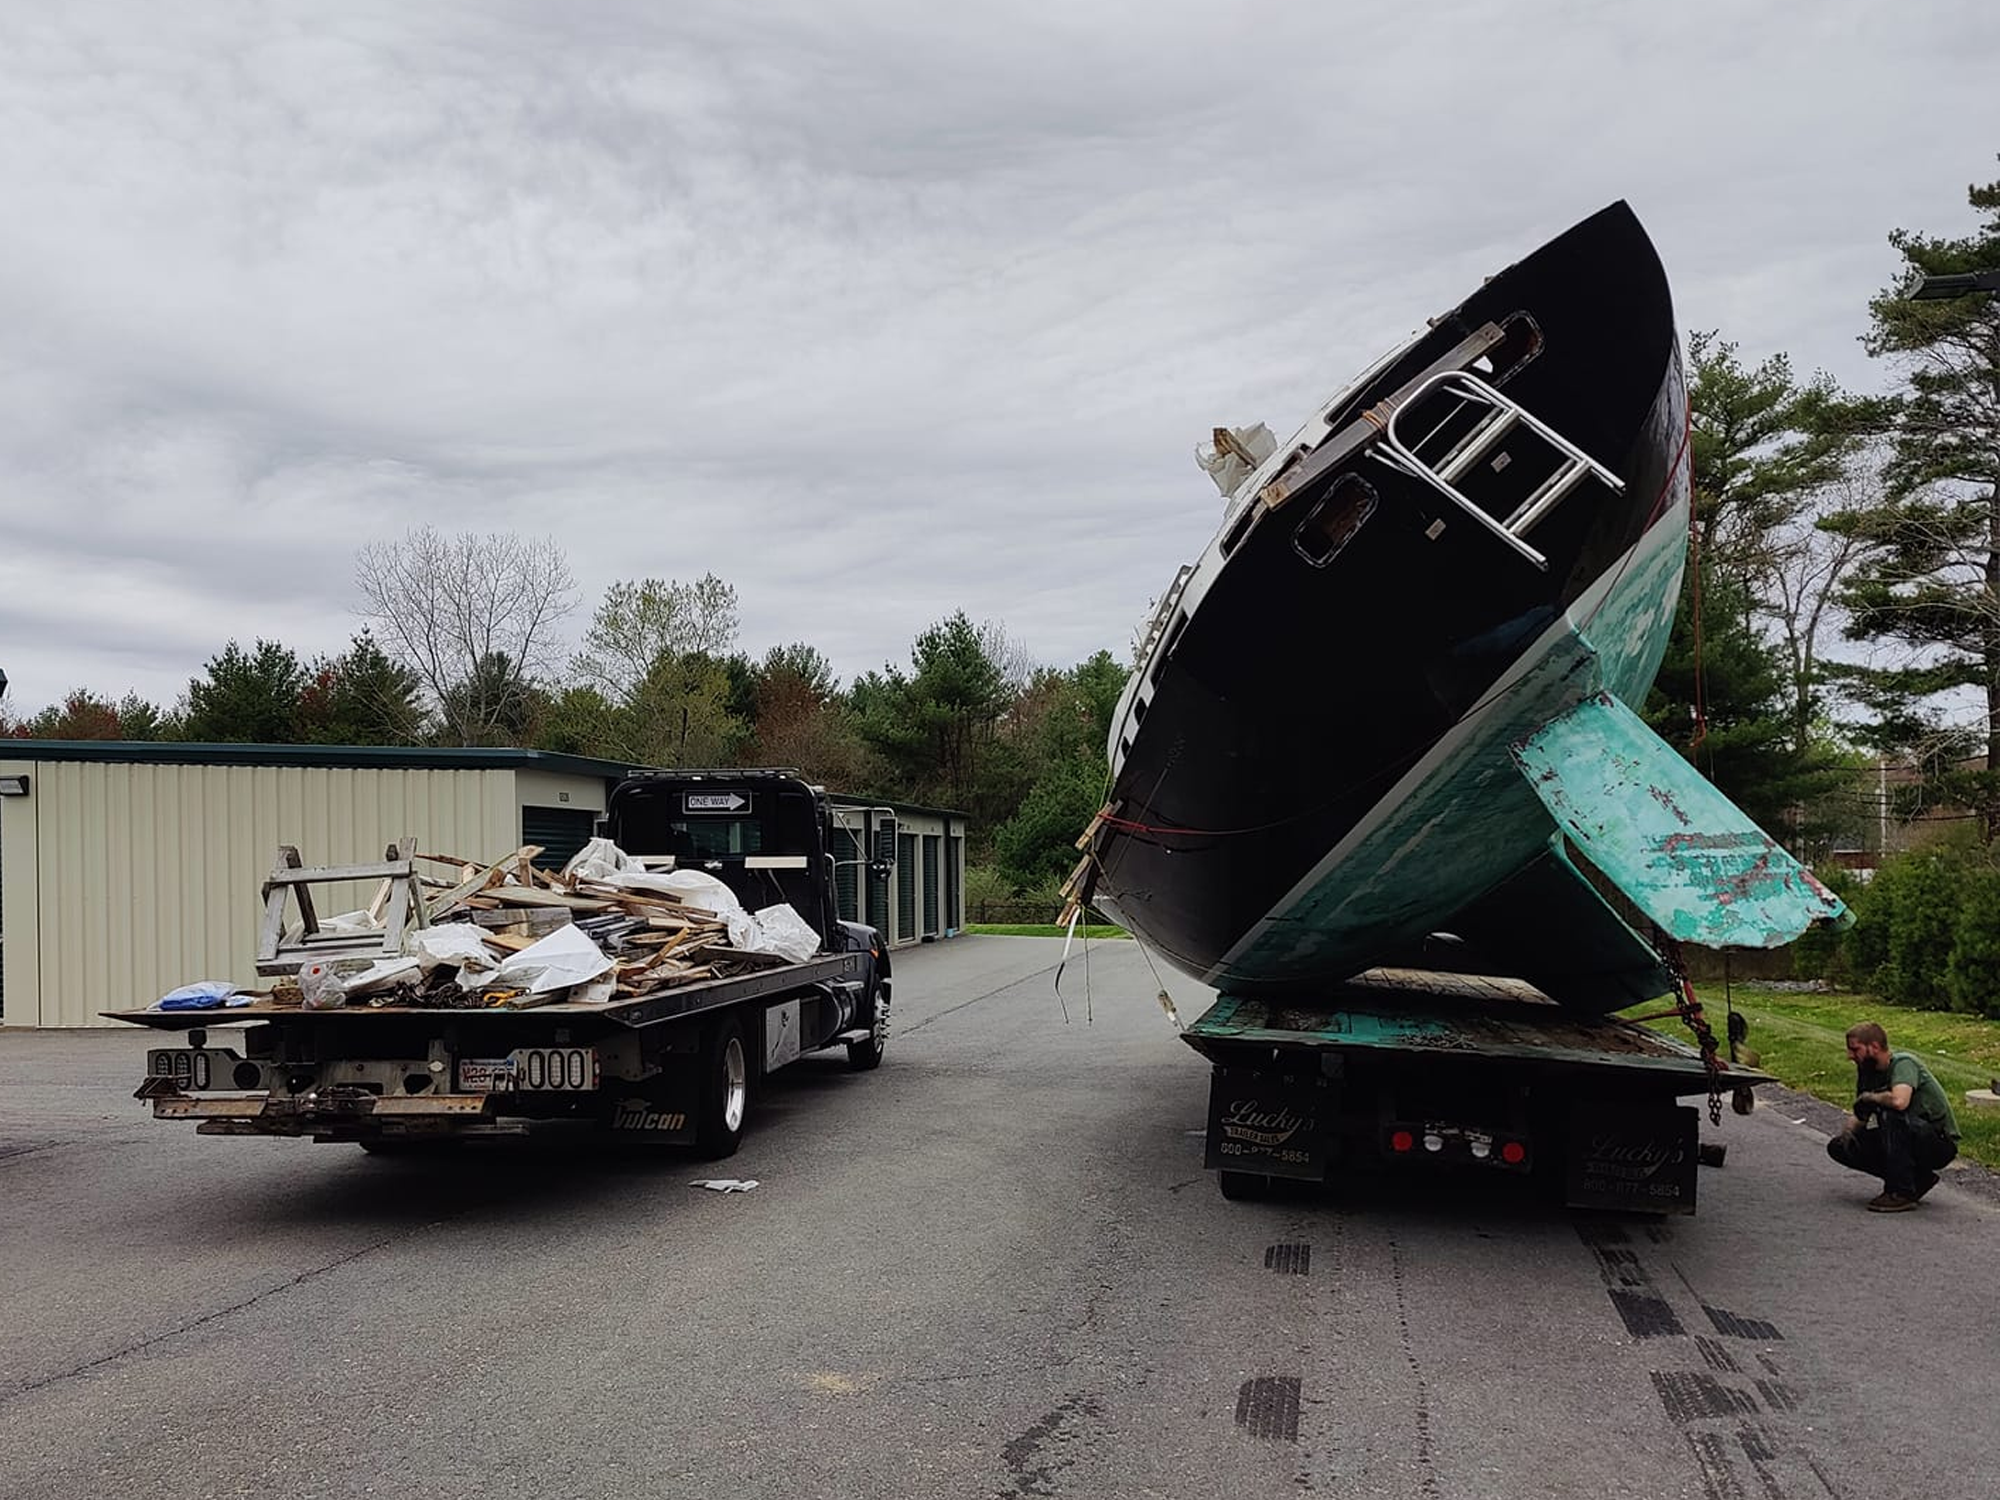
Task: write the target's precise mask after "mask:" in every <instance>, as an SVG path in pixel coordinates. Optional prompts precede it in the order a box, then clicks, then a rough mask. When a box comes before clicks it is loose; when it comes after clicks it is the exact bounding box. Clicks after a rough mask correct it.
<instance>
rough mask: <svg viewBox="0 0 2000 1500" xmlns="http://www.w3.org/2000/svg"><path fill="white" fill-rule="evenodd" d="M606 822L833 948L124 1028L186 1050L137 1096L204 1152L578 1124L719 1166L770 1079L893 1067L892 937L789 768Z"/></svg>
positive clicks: (677, 788)
mask: <svg viewBox="0 0 2000 1500" xmlns="http://www.w3.org/2000/svg"><path fill="white" fill-rule="evenodd" d="M604 823H605V830H604V831H605V832H606V834H607V835H608V836H609V837H611V838H612V839H613V840H614V841H615V842H616V843H617V844H618V845H619V847H620V848H621V849H623V850H625V851H626V852H627V853H629V854H662V855H663V854H672V855H674V856H675V859H676V863H677V865H678V867H680V868H691V869H699V870H702V871H704V872H706V873H708V874H710V875H713V876H715V877H716V878H718V879H720V880H722V881H723V882H724V883H725V884H727V885H729V886H730V888H731V889H732V890H733V891H735V893H736V894H737V895H738V897H739V898H741V899H742V900H743V901H744V904H745V906H746V907H749V908H750V909H752V910H755V909H757V908H759V907H762V906H767V905H770V904H772V903H773V902H775V901H778V900H782V901H785V902H788V903H789V904H790V905H791V906H792V907H793V909H794V910H796V911H797V912H798V914H799V915H800V916H801V917H802V918H804V919H805V920H806V921H807V922H808V923H810V924H811V925H812V926H813V927H814V929H815V930H816V931H817V932H818V933H819V935H820V951H819V952H818V953H816V954H814V955H813V956H811V957H809V958H806V959H804V960H802V961H800V962H794V963H786V962H773V963H772V964H770V965H769V966H767V967H762V968H759V969H758V970H756V971H754V972H751V973H746V974H739V975H735V976H733V977H727V978H715V979H707V980H698V981H695V982H691V983H684V984H680V985H677V986H674V987H672V988H670V989H665V990H662V991H658V992H655V993H653V994H649V995H645V996H641V997H638V998H634V999H628V1000H613V1001H610V1002H607V1003H588V1002H579V1001H574V1000H570V1001H562V1002H558V1003H554V1004H547V1005H540V1006H536V1007H534V1008H531V1009H519V1010H517V1009H507V1008H456V1007H454V1008H450V1009H443V1008H436V1009H433V1008H424V1007H417V1006H392V1007H384V1008H381V1009H375V1008H371V1007H369V1006H366V1005H354V1004H349V1005H346V1006H339V1007H333V1008H328V1009H301V1008H299V1007H297V1006H286V1007H280V1006H274V1005H271V1004H268V1003H259V1004H255V1005H251V1006H246V1007H241V1008H237V1009H229V1010H220V1011H215V1010H210V1011H162V1010H127V1011H108V1012H106V1013H105V1014H106V1015H107V1016H109V1017H111V1018H112V1019H115V1020H120V1021H129V1022H132V1023H135V1024H137V1025H141V1026H148V1027H153V1028H155V1029H157V1030H161V1031H170V1032H177V1033H181V1034H182V1036H183V1038H184V1042H185V1044H184V1045H179V1046H169V1047H160V1048H155V1049H152V1050H150V1051H149V1052H148V1054H147V1064H146V1077H145V1080H144V1081H143V1082H142V1083H141V1084H140V1086H139V1089H138V1097H140V1098H143V1099H149V1100H150V1101H151V1102H152V1106H153V1113H154V1115H155V1116H156V1117H157V1118H160V1119H165V1120H188V1121H194V1122H196V1128H197V1129H198V1131H199V1132H200V1133H201V1134H204V1135H267V1136H309V1137H311V1138H312V1139H314V1140H317V1141H329V1142H350V1143H354V1144H358V1145H360V1146H362V1147H364V1148H365V1149H368V1150H371V1151H378V1152H379V1151H393V1150H396V1149H398V1148H409V1147H414V1146H419V1145H426V1144H435V1143H439V1142H445V1141H466V1140H476V1139H481V1138H491V1137H504V1136H519V1135H523V1134H526V1133H527V1132H529V1131H530V1130H531V1129H533V1128H535V1127H536V1126H539V1125H545V1124H547V1123H550V1122H555V1121H569V1122H575V1123H585V1124H592V1125H595V1126H597V1127H599V1128H601V1129H603V1130H605V1131H609V1132H613V1133H615V1134H616V1135H617V1136H619V1137H621V1138H630V1139H639V1140H647V1141H656V1142H661V1143H667V1144H675V1145H685V1146H692V1147H694V1148H695V1149H696V1150H697V1151H698V1152H699V1153H700V1154H702V1155H704V1156H709V1157H722V1156H727V1155H729V1154H731V1153H732V1152H734V1151H735V1150H736V1147H737V1144H738V1142H739V1141H740V1140H741V1138H742V1134H743V1129H744V1126H745V1123H746V1121H747V1119H748V1115H749V1109H750V1105H751V1102H752V1099H753V1098H754V1096H755V1092H756V1089H757V1086H758V1084H759V1082H760V1081H761V1079H763V1078H764V1077H765V1076H767V1075H768V1074H770V1073H773V1072H775V1071H777V1070H778V1069H779V1068H782V1067H785V1066H787V1065H788V1064H790V1063H792V1062H794V1061H796V1060H797V1059H798V1058H799V1057H801V1056H802V1055H804V1054H805V1053H808V1052H813V1051H817V1050H820V1049H824V1048H831V1047H835V1046H845V1048H846V1049H847V1057H848V1061H849V1063H850V1064H851V1065H852V1066H853V1067H854V1068H856V1069H861V1070H867V1069H873V1068H875V1067H877V1066H879V1065H880V1063H881V1061H882V1058H883V1054H884V1049H885V1047H886V1044H887V1040H888V1027H889V1005H890V963H889V954H888V951H887V947H886V945H885V944H884V942H883V940H882V935H881V934H880V933H879V932H877V931H875V930H874V929H873V928H870V927H865V926H862V925H860V924H857V923H851V922H844V921H841V920H840V919H839V917H838V915H837V911H838V909H837V906H836V904H835V895H834V879H833V874H834V860H833V855H832V853H831V852H830V851H831V844H832V839H831V827H832V825H831V820H830V817H829V814H828V809H827V803H826V799H825V796H824V794H823V793H822V792H821V791H820V790H819V789H817V788H814V787H811V786H808V785H807V784H806V783H805V782H803V781H801V780H799V779H798V778H797V777H796V776H794V775H791V774H788V773H784V772H776V771H762V770H757V771H742V770H730V771H702V772H664V771H663V772H640V773H636V774H634V775H633V776H631V777H629V778H628V779H627V780H625V781H624V782H622V783H620V784H619V786H618V787H617V788H616V789H615V790H614V791H613V793H612V796H611V799H610V806H609V811H608V812H607V813H606V816H605V820H604ZM218 1026H228V1027H237V1026H247V1027H248V1028H249V1029H248V1031H247V1032H246V1033H245V1039H246V1041H245V1046H244V1049H243V1050H242V1051H241V1052H239V1051H237V1050H235V1049H234V1048H228V1047H219V1046H211V1045H210V1043H209V1036H208V1033H209V1032H210V1031H211V1030H212V1029H214V1028H216V1027H218Z"/></svg>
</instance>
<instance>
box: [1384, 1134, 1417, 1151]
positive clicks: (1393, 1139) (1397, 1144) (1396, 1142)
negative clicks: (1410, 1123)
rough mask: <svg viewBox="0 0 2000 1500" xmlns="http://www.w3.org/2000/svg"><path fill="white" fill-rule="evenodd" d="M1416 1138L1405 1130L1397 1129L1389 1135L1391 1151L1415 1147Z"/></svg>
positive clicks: (1408, 1149) (1413, 1148)
mask: <svg viewBox="0 0 2000 1500" xmlns="http://www.w3.org/2000/svg"><path fill="white" fill-rule="evenodd" d="M1416 1144H1417V1138H1416V1137H1415V1136H1413V1135H1411V1134H1410V1132H1409V1131H1407V1130H1399V1131H1397V1132H1396V1133H1395V1134H1394V1135H1392V1136H1390V1137H1389V1149H1390V1150H1391V1151H1412V1150H1415V1149H1416Z"/></svg>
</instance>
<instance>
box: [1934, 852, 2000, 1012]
mask: <svg viewBox="0 0 2000 1500" xmlns="http://www.w3.org/2000/svg"><path fill="white" fill-rule="evenodd" d="M1945 991H1946V994H1947V996H1948V998H1949V1000H1950V1002H1951V1008H1952V1009H1953V1010H1956V1011H1963V1012H1965V1013H1967V1014H1970V1015H1978V1016H1994V1015H2000V870H1996V869H1992V868H1990V867H1985V868H1977V869H1969V870H1967V871H1966V872H1965V874H1964V876H1963V878H1962V880H1961V883H1960V892H1959V902H1958V912H1957V922H1956V926H1955V930H1954V932H1953V938H1952V945H1951V954H1950V957H1949V958H1948V959H1947V960H1946V963H1945Z"/></svg>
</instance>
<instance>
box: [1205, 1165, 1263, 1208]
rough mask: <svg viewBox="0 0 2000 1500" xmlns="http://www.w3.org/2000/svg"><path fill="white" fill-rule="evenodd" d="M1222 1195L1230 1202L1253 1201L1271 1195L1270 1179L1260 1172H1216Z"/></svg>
mask: <svg viewBox="0 0 2000 1500" xmlns="http://www.w3.org/2000/svg"><path fill="white" fill-rule="evenodd" d="M1215 1175H1216V1178H1217V1183H1218V1186H1220V1187H1221V1189H1222V1196H1223V1197H1225V1198H1227V1199H1229V1201H1230V1202H1232V1203H1254V1202H1256V1201H1257V1200H1258V1199H1259V1198H1268V1197H1269V1196H1270V1195H1271V1179H1270V1178H1268V1177H1266V1176H1265V1175H1264V1174H1263V1173H1262V1172H1218V1173H1216V1174H1215Z"/></svg>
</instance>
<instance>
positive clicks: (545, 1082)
mask: <svg viewBox="0 0 2000 1500" xmlns="http://www.w3.org/2000/svg"><path fill="white" fill-rule="evenodd" d="M458 1086H459V1088H460V1090H462V1091H463V1092H465V1093H484V1094H492V1093H499V1092H502V1091H504V1090H509V1089H511V1090H515V1091H517V1092H520V1093H529V1094H577V1093H588V1092H589V1091H590V1090H592V1089H594V1088H596V1087H597V1049H596V1048H595V1047H516V1048H515V1049H514V1050H513V1051H512V1052H510V1053H508V1054H507V1055H506V1056H505V1057H461V1058H460V1059H459V1060H458Z"/></svg>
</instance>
